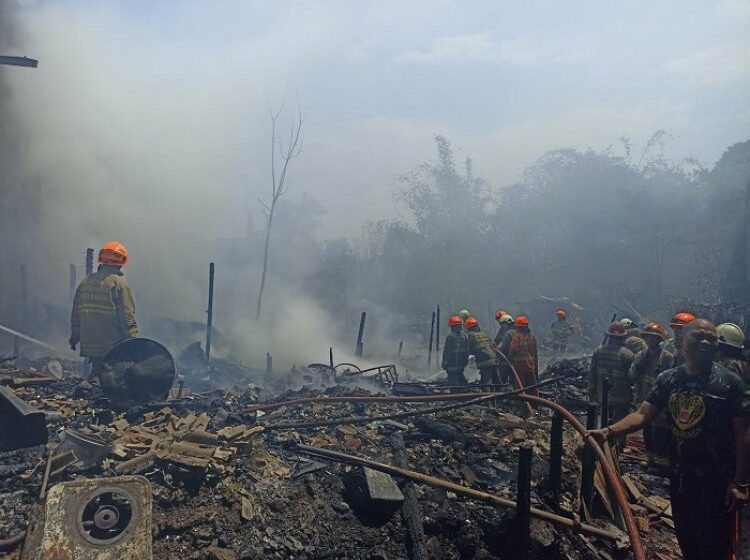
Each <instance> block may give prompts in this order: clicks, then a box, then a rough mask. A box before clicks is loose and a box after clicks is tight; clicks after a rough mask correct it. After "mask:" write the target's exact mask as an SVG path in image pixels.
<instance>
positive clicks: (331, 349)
mask: <svg viewBox="0 0 750 560" xmlns="http://www.w3.org/2000/svg"><path fill="white" fill-rule="evenodd" d="M328 360H329V361H330V362H331V367H333V346H331V347H330V348H328Z"/></svg>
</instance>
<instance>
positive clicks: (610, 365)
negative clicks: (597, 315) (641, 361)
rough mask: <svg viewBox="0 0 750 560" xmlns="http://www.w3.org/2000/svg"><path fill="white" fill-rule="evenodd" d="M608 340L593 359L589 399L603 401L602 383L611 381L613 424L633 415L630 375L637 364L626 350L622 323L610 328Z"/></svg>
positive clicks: (610, 402) (595, 351)
mask: <svg viewBox="0 0 750 560" xmlns="http://www.w3.org/2000/svg"><path fill="white" fill-rule="evenodd" d="M606 335H607V336H606V340H605V342H604V344H602V345H601V346H600V347H599V348H597V349H596V350H594V354H593V355H592V356H591V367H590V368H589V398H590V399H591V400H594V401H598V402H601V401H602V383H603V382H604V379H605V378H606V379H609V410H608V417H609V418H610V419H611V420H615V421H616V420H620V419H621V418H624V417H625V416H627V415H628V413H629V412H630V403H631V401H632V400H633V391H632V389H631V387H630V379H629V378H628V372H629V371H630V366H631V365H632V363H633V359H634V358H635V356H633V353H632V352H631V351H630V350H628V349H627V348H626V347H625V339H626V338H627V336H628V333H627V332H626V331H625V327H623V326H622V325H621V324H620V323H618V322H614V323H612V324H611V325H610V326H609V329H607V333H606Z"/></svg>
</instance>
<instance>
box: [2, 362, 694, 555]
mask: <svg viewBox="0 0 750 560" xmlns="http://www.w3.org/2000/svg"><path fill="white" fill-rule="evenodd" d="M583 367H584V366H583V360H565V361H563V362H560V363H558V364H556V365H555V368H556V369H555V370H553V371H552V372H550V371H548V372H547V373H546V374H545V377H547V378H549V377H552V376H555V375H557V374H559V373H561V372H562V371H563V370H565V371H567V372H568V373H570V372H572V373H573V378H572V379H573V381H571V382H570V383H563V382H559V383H556V384H554V385H550V386H547V387H545V391H547V392H549V393H553V394H554V395H555V396H556V397H557V398H558V400H559V401H560V402H563V403H565V402H568V401H570V402H571V403H572V405H575V406H572V409H573V410H576V409H579V410H580V409H581V408H585V401H586V399H585V389H583V390H582V389H581V386H582V385H581V381H580V380H581V378H583V379H585V370H584V369H581V368H583ZM11 373H12V374H11V375H8V376H7V377H8V378H10V379H13V378H18V379H21V378H33V376H34V374H33V373H32V374H29V373H28V372H24V371H13V372H11ZM296 375H298V376H300V377H304V378H307V379H310V378H311V376H312V374H311V372H310V371H307V370H304V371H303V370H299V371H297V372H296ZM312 377H314V376H312ZM313 381H314V382H313V383H311V385H310V386H305V385H304V384H303V383H302V382H300V385H301V388H300V389H299V390H293V391H292V390H290V391H286V392H284V393H282V394H280V395H277V396H276V397H275V398H273V399H271V400H269V401H265V402H263V403H260V402H257V401H258V391H257V390H255V388H254V387H250V388H247V389H246V390H245V391H242V392H240V391H216V390H214V391H210V392H204V393H201V394H191V392H190V391H184V392H183V394H182V395H180V396H179V398H175V395H174V391H173V392H172V394H173V396H172V398H171V399H170V400H168V401H166V402H164V403H156V404H154V405H151V406H140V407H131V408H129V409H127V410H125V411H124V412H122V413H113V412H112V410H111V407H109V406H107V402H106V399H105V398H103V397H102V394H101V391H100V390H99V389H98V387H97V385H96V384H94V385H91V384H89V383H87V382H84V381H82V380H81V379H80V378H77V377H76V376H75V375H71V374H69V373H66V375H65V377H63V378H61V379H57V378H55V379H54V380H53V381H51V382H45V383H44V384H37V385H34V384H31V385H28V386H24V385H23V384H21V385H19V386H18V387H17V388H16V389H14V391H15V393H16V395H17V396H18V397H20V398H21V399H23V400H24V401H25V402H26V403H28V404H29V405H30V406H32V407H34V408H36V409H38V410H42V411H44V413H45V414H46V415H47V423H48V429H49V434H50V437H49V442H48V443H47V445H39V446H34V447H29V448H25V449H18V450H14V451H9V452H5V453H2V454H0V539H4V538H6V537H10V536H13V535H16V534H18V533H19V532H21V531H24V530H25V529H26V526H27V525H28V524H29V522H30V520H31V518H32V517H33V515H34V512H33V508H34V507H35V504H39V503H40V495H42V494H44V492H45V490H46V489H48V488H52V487H53V486H54V485H56V484H59V483H62V482H65V481H72V480H77V481H81V480H88V479H98V478H100V477H101V478H104V479H106V480H112V481H113V482H114V481H117V480H118V477H122V475H141V476H143V477H145V478H146V479H147V481H148V482H149V483H150V488H151V496H152V502H153V504H152V510H149V515H150V516H151V524H150V527H151V535H150V537H151V538H152V539H153V541H152V555H153V558H157V559H158V558H176V557H181V558H186V559H188V558H195V559H204V558H206V559H219V560H231V559H250V558H305V559H323V558H347V559H384V560H385V559H391V560H393V559H400V558H404V559H405V558H410V552H409V550H410V548H409V538H410V537H409V532H408V531H407V528H406V527H407V526H406V524H405V522H404V519H402V513H398V512H396V510H400V507H395V508H394V509H393V510H392V511H387V510H388V508H383V507H382V503H381V502H378V501H377V500H375V499H372V500H370V501H369V502H368V500H367V499H363V498H362V496H356V495H354V491H353V490H352V483H351V479H352V476H354V475H355V474H356V471H357V469H356V468H355V467H352V466H349V465H346V464H337V463H331V462H329V461H327V460H324V459H321V458H316V457H310V456H309V455H306V454H303V453H301V452H300V451H299V449H297V444H304V445H308V446H314V447H319V448H325V449H331V450H335V451H340V452H343V453H347V454H350V455H356V456H361V457H367V458H371V459H373V460H376V461H379V462H382V463H388V464H392V463H394V457H393V448H392V442H391V438H392V436H393V434H395V433H397V432H398V433H401V434H402V435H403V440H404V442H405V448H406V453H405V458H406V463H407V465H408V468H409V469H411V470H413V471H418V472H421V473H424V474H427V475H431V476H433V477H437V478H440V479H443V480H446V481H450V482H453V483H457V484H460V485H464V486H468V487H472V488H475V489H478V490H482V491H485V492H489V493H492V494H494V495H496V496H501V497H504V498H507V499H511V500H514V499H515V496H516V494H517V491H516V485H517V468H518V467H517V465H518V455H519V453H518V449H519V446H520V445H521V444H522V443H524V442H531V443H532V444H533V446H534V454H533V463H532V496H531V502H532V507H536V508H539V509H544V510H547V511H552V509H553V506H552V504H553V500H552V495H551V492H550V483H549V476H548V473H549V452H550V425H551V416H550V415H549V414H548V413H547V412H545V411H543V410H539V411H538V413H537V414H536V415H534V416H532V417H528V418H524V417H522V412H523V409H522V407H520V406H519V405H518V403H511V402H504V401H500V402H496V403H494V402H493V403H486V404H481V405H473V406H470V407H463V408H454V409H452V410H446V411H442V412H438V413H434V414H424V415H417V416H410V417H406V418H397V419H384V420H382V419H381V420H377V419H372V420H370V418H371V417H378V416H386V415H392V414H394V413H399V412H406V411H413V410H416V409H419V408H420V407H432V406H434V403H425V404H409V403H404V402H388V403H386V402H367V403H365V402H336V403H334V402H326V401H325V399H323V400H321V401H319V402H311V403H307V404H291V403H288V401H293V400H295V399H303V398H306V399H310V398H316V397H334V396H341V395H353V394H358V395H361V396H367V395H371V394H372V391H368V390H365V389H357V388H355V387H353V386H352V385H351V384H348V385H343V386H342V385H332V386H328V388H325V389H324V388H322V387H324V386H326V385H327V383H319V382H317V381H315V380H313ZM9 384H11V385H12V383H9ZM383 392H384V393H385V392H386V391H385V390H383ZM186 395H187V396H186ZM284 403H287V404H284ZM317 421H331V422H330V425H327V426H319V427H295V425H299V424H305V423H311V422H313V423H314V422H317ZM581 444H582V440H581V437H580V436H579V435H578V434H577V433H576V432H575V431H573V430H572V429H567V428H566V429H565V432H564V437H563V448H564V454H563V458H562V462H563V480H562V494H561V496H560V513H561V514H562V515H565V516H568V517H570V516H572V515H573V514H574V513H577V511H578V503H579V498H578V487H579V477H580V448H581ZM629 453H630V456H631V457H632V458H626V459H624V460H623V471H624V472H626V473H627V476H626V478H627V480H628V491H629V492H630V493H631V497H632V498H633V499H632V502H633V504H634V505H633V507H634V508H635V510H636V511H637V517H638V518H639V520H640V521H639V525H640V528H641V531H642V537H643V539H644V543H645V546H646V548H647V549H648V550H649V555H650V556H651V557H654V558H662V559H666V558H678V557H679V556H678V553H677V552H675V551H676V550H677V547H676V545H675V543H674V537H673V535H672V531H671V529H670V527H669V510H668V507H666V508H665V507H662V506H664V505H665V503H664V498H663V496H664V495H665V494H666V489H665V487H664V483H663V480H662V479H659V478H658V477H649V475H646V474H645V473H644V472H643V469H642V467H641V465H640V461H639V453H640V452H639V449H638V442H637V441H634V448H633V449H630V450H629ZM383 476H386V477H387V475H383ZM396 482H397V483H399V485H400V487H401V489H402V490H403V489H404V483H403V482H402V481H400V480H397V481H396ZM597 484H598V486H599V487H598V489H597V490H598V494H601V496H602V497H603V498H604V497H606V491H605V490H604V489H602V488H601V486H602V482H601V481H599V482H597ZM414 489H415V494H416V500H417V504H418V508H419V510H420V512H421V518H422V524H423V529H424V543H423V544H424V546H425V547H426V550H427V553H428V556H429V558H435V559H449V558H450V559H453V558H466V559H469V558H471V559H474V558H486V559H492V558H498V559H500V558H512V557H513V555H512V551H513V550H514V548H513V546H514V542H515V541H516V540H517V539H516V533H515V531H516V527H515V525H514V521H515V511H514V510H513V509H501V508H496V507H493V506H491V505H488V504H486V503H482V502H479V501H474V500H469V499H466V498H464V497H461V496H458V495H456V494H455V493H453V492H450V491H446V490H443V489H439V488H435V487H431V486H426V485H416V486H415V487H414ZM381 490H382V489H381ZM373 492H375V491H373ZM396 494H401V492H398V489H396ZM405 494H406V493H405ZM402 498H403V496H402ZM379 504H380V505H379ZM396 505H397V506H400V502H399V503H397V504H396ZM666 505H667V506H668V501H667V504H666ZM37 507H38V506H37ZM101 507H104V506H101ZM394 512H396V513H394ZM102 519H104V521H102ZM99 521H100V522H102V523H103V522H105V521H106V518H101V519H99ZM582 521H584V520H582ZM590 522H591V523H593V524H595V525H598V526H600V527H602V528H605V529H606V530H607V531H611V532H612V533H615V534H618V535H619V536H620V537H621V538H620V540H619V542H617V541H609V540H606V539H601V538H597V537H591V536H583V535H580V534H575V533H573V532H571V531H569V530H568V529H565V528H561V527H559V526H553V525H551V524H549V523H546V522H542V521H538V520H536V519H532V522H531V542H532V546H533V551H534V552H533V554H532V556H531V557H532V558H551V559H555V558H560V559H563V558H566V559H577V558H585V559H595V558H624V557H627V554H628V551H627V538H626V536H625V534H624V533H623V532H621V531H619V530H618V529H617V528H616V527H615V525H614V520H613V519H611V518H607V516H606V514H605V515H604V516H603V517H601V518H600V519H595V520H593V521H590ZM623 543H625V546H623ZM0 553H2V551H0ZM10 557H11V558H22V557H23V556H21V549H19V548H17V549H16V550H14V551H13V552H11V553H10Z"/></svg>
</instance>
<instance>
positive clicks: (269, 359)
mask: <svg viewBox="0 0 750 560" xmlns="http://www.w3.org/2000/svg"><path fill="white" fill-rule="evenodd" d="M266 371H267V372H269V373H271V372H272V371H273V356H271V354H270V353H269V352H266Z"/></svg>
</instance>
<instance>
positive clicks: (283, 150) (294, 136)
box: [255, 102, 303, 319]
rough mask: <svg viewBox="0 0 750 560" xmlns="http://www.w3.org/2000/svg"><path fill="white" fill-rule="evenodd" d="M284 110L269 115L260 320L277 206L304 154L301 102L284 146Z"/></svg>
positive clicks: (258, 310)
mask: <svg viewBox="0 0 750 560" xmlns="http://www.w3.org/2000/svg"><path fill="white" fill-rule="evenodd" d="M283 109H284V104H283V103H282V104H281V106H280V107H279V109H278V111H276V112H275V113H274V112H273V111H272V110H270V109H269V114H270V116H271V202H269V203H265V202H263V200H260V204H261V206H263V208H264V209H265V211H266V213H267V215H268V221H267V222H266V241H265V244H264V248H263V269H262V272H261V276H260V289H259V290H258V307H257V310H256V314H255V318H256V319H260V311H261V305H262V303H263V289H264V288H265V286H266V274H267V272H268V251H269V248H270V244H271V228H272V226H273V216H274V212H275V211H276V205H277V204H278V202H279V199H280V198H281V197H282V196H284V194H286V192H287V191H288V186H287V184H286V178H287V172H288V170H289V163H290V162H291V161H292V160H293V159H294V158H296V157H297V156H298V155H299V154H300V153H301V152H302V144H301V143H300V132H301V131H302V121H303V119H302V108H301V107H300V105H299V102H298V103H297V118H296V119H292V123H291V126H290V129H289V138H288V139H287V141H286V143H285V144H282V142H281V141H280V140H277V138H276V123H277V122H278V120H279V116H280V115H281V112H282V110H283ZM277 150H278V157H279V158H280V159H281V168H280V169H279V170H278V172H277V169H276V166H277V163H276V157H277V155H276V152H277Z"/></svg>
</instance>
